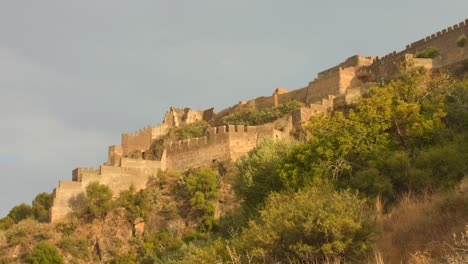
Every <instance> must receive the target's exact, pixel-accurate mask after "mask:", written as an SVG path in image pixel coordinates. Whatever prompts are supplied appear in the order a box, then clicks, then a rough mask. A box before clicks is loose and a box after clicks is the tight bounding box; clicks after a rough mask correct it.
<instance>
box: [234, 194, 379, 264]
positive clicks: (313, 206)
mask: <svg viewBox="0 0 468 264" xmlns="http://www.w3.org/2000/svg"><path fill="white" fill-rule="evenodd" d="M366 209H367V208H365V202H364V200H360V199H358V197H357V196H356V195H355V194H352V193H350V192H348V191H342V192H337V191H335V190H333V189H332V187H330V186H328V185H324V186H321V187H308V188H306V189H304V190H301V191H299V192H297V193H294V194H290V195H288V194H272V195H271V196H270V197H269V199H268V201H267V204H266V207H265V209H264V210H262V211H261V212H260V214H261V215H260V218H259V219H258V221H255V222H254V221H251V222H250V223H249V227H248V228H247V229H244V231H243V233H242V236H241V243H242V244H241V247H243V248H244V249H246V250H247V252H249V254H250V255H251V256H254V257H259V258H260V257H261V258H263V257H265V258H266V260H267V262H273V261H286V262H287V261H291V260H296V261H299V262H301V263H302V262H307V263H308V261H321V260H322V261H323V260H324V259H326V258H329V257H342V258H348V259H353V258H355V259H364V256H365V254H366V253H367V252H368V251H369V250H370V246H371V235H372V233H373V224H372V222H371V220H370V215H368V214H367V213H366Z"/></svg>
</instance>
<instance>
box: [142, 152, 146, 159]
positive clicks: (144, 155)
mask: <svg viewBox="0 0 468 264" xmlns="http://www.w3.org/2000/svg"><path fill="white" fill-rule="evenodd" d="M141 158H142V159H144V160H145V159H146V152H145V151H142V152H141Z"/></svg>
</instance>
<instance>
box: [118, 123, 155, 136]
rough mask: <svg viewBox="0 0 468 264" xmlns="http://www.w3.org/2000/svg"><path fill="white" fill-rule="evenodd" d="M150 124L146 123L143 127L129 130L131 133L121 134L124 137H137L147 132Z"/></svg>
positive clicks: (150, 129) (150, 128)
mask: <svg viewBox="0 0 468 264" xmlns="http://www.w3.org/2000/svg"><path fill="white" fill-rule="evenodd" d="M152 128H153V127H152V126H150V125H148V126H146V127H144V128H141V129H139V130H137V131H134V132H131V133H123V134H122V136H124V137H138V136H141V135H142V134H145V133H148V132H150V133H151V131H152Z"/></svg>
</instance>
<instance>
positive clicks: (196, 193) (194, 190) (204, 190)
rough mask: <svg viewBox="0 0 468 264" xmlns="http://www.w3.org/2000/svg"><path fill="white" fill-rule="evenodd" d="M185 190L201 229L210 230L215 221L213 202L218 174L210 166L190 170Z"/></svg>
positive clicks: (215, 199) (216, 191)
mask: <svg viewBox="0 0 468 264" xmlns="http://www.w3.org/2000/svg"><path fill="white" fill-rule="evenodd" d="M186 190H187V194H188V197H189V201H190V204H191V205H192V207H193V209H194V212H195V215H196V217H197V218H198V220H199V221H200V225H199V228H200V230H202V231H210V230H211V229H212V228H213V225H214V223H215V221H214V214H215V206H214V202H216V201H217V200H218V174H217V173H216V172H215V171H213V170H212V169H211V168H210V167H202V168H199V169H195V170H190V171H189V172H188V175H187V178H186Z"/></svg>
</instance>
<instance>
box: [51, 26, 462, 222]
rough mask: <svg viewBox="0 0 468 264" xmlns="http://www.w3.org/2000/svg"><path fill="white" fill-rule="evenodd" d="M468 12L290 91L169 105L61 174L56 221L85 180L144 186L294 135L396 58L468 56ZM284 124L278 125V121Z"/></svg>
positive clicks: (438, 65) (433, 64) (430, 62)
mask: <svg viewBox="0 0 468 264" xmlns="http://www.w3.org/2000/svg"><path fill="white" fill-rule="evenodd" d="M467 30H468V20H465V21H463V22H461V23H459V24H456V25H454V26H452V27H449V28H447V29H444V30H442V31H440V32H437V33H435V34H433V35H431V36H428V37H426V38H424V39H421V40H419V41H416V42H414V43H412V44H410V45H408V46H406V49H405V50H403V51H401V52H392V53H390V54H388V55H386V56H384V57H381V58H379V57H364V56H361V55H356V56H352V57H350V58H348V59H346V60H345V61H344V62H342V63H340V64H339V65H337V66H335V67H332V68H330V69H328V70H325V71H322V72H320V73H319V74H318V76H317V78H315V80H313V81H312V82H310V83H309V84H308V85H307V87H304V88H301V89H297V90H294V91H291V92H288V91H287V90H286V89H283V88H278V89H276V90H275V92H274V93H273V94H272V95H271V96H262V97H257V98H255V99H252V100H248V101H243V102H239V103H238V104H236V105H234V106H232V107H229V108H227V109H224V110H223V111H221V112H220V113H218V114H216V112H215V109H214V108H211V109H207V110H204V111H195V110H192V109H190V108H174V107H171V108H170V110H169V111H168V112H166V114H165V117H164V122H163V123H162V124H160V125H158V126H155V127H151V126H147V127H146V128H143V129H141V130H139V131H137V132H134V133H130V134H123V135H122V144H121V146H118V145H115V146H110V147H109V151H108V161H107V162H106V163H105V164H104V165H102V166H100V167H99V168H98V169H94V168H77V169H75V170H73V172H72V181H60V182H59V186H58V187H57V188H56V189H55V190H54V193H53V196H54V201H53V206H52V207H51V210H50V216H51V221H52V222H54V221H57V220H59V219H61V218H63V217H64V216H65V215H66V214H68V213H69V212H72V211H73V210H74V208H76V207H77V206H79V205H80V202H82V199H83V195H84V192H85V188H86V186H87V184H89V183H90V182H93V181H97V182H99V183H102V184H106V185H108V186H109V187H110V188H111V190H112V191H113V194H114V196H117V195H118V194H119V192H121V191H123V190H126V189H128V188H129V187H130V186H131V185H132V184H133V185H134V186H135V187H136V188H137V189H140V188H143V187H144V186H145V184H146V182H147V180H148V178H149V177H151V176H153V175H156V174H157V173H158V171H159V170H165V169H177V170H186V169H189V168H192V167H199V166H203V165H207V164H210V163H212V162H213V161H222V160H227V159H231V160H234V161H235V160H237V159H239V158H240V157H242V156H244V155H246V154H247V153H248V152H249V151H250V150H252V149H253V148H254V147H255V146H256V145H258V143H259V142H261V141H262V140H288V139H289V138H290V135H289V133H290V131H292V130H293V129H297V128H300V127H302V125H303V123H304V122H307V121H308V120H309V119H310V117H311V116H312V115H315V114H317V113H321V112H326V111H331V110H332V109H334V108H337V107H341V106H344V105H346V104H352V103H355V102H357V101H358V100H359V99H360V98H361V96H362V95H363V94H365V93H366V92H367V90H368V89H369V86H370V82H371V81H378V80H381V79H382V78H389V79H390V78H393V77H395V76H396V75H397V74H398V64H400V63H402V62H404V61H408V60H412V61H413V62H414V64H415V65H416V66H423V67H425V68H428V69H440V70H445V69H449V68H450V67H452V66H453V65H457V64H460V63H462V62H464V61H466V60H467V59H468V44H465V46H464V47H458V46H457V44H456V42H457V40H458V38H459V37H460V36H463V35H464V36H468V32H467ZM429 46H434V47H436V48H438V49H439V51H440V56H439V57H438V58H435V59H420V58H414V54H416V53H417V52H419V51H422V50H424V49H425V48H427V47H429ZM291 100H296V101H299V102H302V103H304V104H305V105H306V107H302V108H300V109H296V110H295V111H293V112H292V113H291V117H290V118H289V119H288V120H287V121H285V120H278V122H279V121H281V122H286V123H284V124H281V125H278V124H276V123H270V124H265V125H262V126H221V127H211V128H209V129H208V130H207V133H206V136H205V137H201V138H192V139H187V140H183V141H173V142H168V143H166V144H165V150H164V152H163V155H162V158H161V160H159V161H153V160H144V159H129V158H126V156H127V155H128V154H130V153H131V152H133V151H141V152H145V151H147V150H148V149H149V148H150V146H151V144H152V142H154V140H156V139H158V138H160V137H161V136H164V135H166V134H167V133H168V131H169V129H171V128H173V127H177V126H179V125H181V124H189V123H193V122H196V121H200V120H205V121H208V122H213V121H216V120H219V119H220V118H221V117H223V116H225V115H228V114H231V113H234V112H237V111H243V110H246V109H258V110H260V109H264V108H268V107H273V106H278V105H279V104H283V103H286V102H288V101H291ZM278 128H280V129H278Z"/></svg>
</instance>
